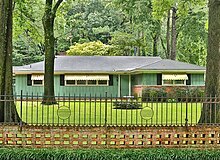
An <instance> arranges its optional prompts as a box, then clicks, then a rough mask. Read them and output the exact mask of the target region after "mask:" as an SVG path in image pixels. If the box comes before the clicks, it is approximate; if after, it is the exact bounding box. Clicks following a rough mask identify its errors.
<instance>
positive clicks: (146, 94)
mask: <svg viewBox="0 0 220 160" xmlns="http://www.w3.org/2000/svg"><path fill="white" fill-rule="evenodd" d="M204 93H205V92H204V89H202V88H199V87H193V88H191V87H190V88H185V87H173V88H172V89H170V88H169V89H168V88H167V87H161V88H154V87H152V88H144V89H143V91H142V101H144V102H146V101H150V102H185V101H186V100H187V101H191V102H199V101H201V98H203V97H204Z"/></svg>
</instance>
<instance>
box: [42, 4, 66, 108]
mask: <svg viewBox="0 0 220 160" xmlns="http://www.w3.org/2000/svg"><path fill="white" fill-rule="evenodd" d="M53 2H54V1H53V0H46V4H45V12H44V16H43V19H42V21H43V28H44V43H45V63H44V67H45V69H44V97H43V102H42V103H44V104H53V103H56V101H55V97H54V58H55V55H54V45H55V38H54V20H55V17H56V12H57V9H58V7H59V6H60V4H61V3H62V2H63V0H57V2H56V3H55V5H54V6H53Z"/></svg>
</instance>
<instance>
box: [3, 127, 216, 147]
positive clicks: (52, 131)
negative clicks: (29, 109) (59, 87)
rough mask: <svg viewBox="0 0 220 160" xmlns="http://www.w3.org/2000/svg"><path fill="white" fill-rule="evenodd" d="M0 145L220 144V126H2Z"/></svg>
mask: <svg viewBox="0 0 220 160" xmlns="http://www.w3.org/2000/svg"><path fill="white" fill-rule="evenodd" d="M0 145H1V146H2V147H9V146H13V147H34V148H45V147H62V148H152V147H169V148H177V147H178V148H179V147H181V148H184V147H195V148H220V126H192V127H185V126H184V127H177V126H173V127H65V126H54V127H51V126H23V127H22V128H21V127H19V126H0Z"/></svg>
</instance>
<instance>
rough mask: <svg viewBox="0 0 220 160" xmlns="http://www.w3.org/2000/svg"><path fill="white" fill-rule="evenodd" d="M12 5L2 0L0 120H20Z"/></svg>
mask: <svg viewBox="0 0 220 160" xmlns="http://www.w3.org/2000/svg"><path fill="white" fill-rule="evenodd" d="M12 5H13V0H0V21H1V23H0V95H1V100H7V101H5V102H3V101H1V102H0V122H19V121H20V118H19V116H18V113H17V110H16V107H15V104H14V101H13V89H12V10H13V8H12Z"/></svg>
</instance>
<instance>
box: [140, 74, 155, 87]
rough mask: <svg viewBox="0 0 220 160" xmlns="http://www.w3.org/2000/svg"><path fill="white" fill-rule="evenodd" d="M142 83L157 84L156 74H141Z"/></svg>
mask: <svg viewBox="0 0 220 160" xmlns="http://www.w3.org/2000/svg"><path fill="white" fill-rule="evenodd" d="M142 84H143V85H157V74H143V79H142Z"/></svg>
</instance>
